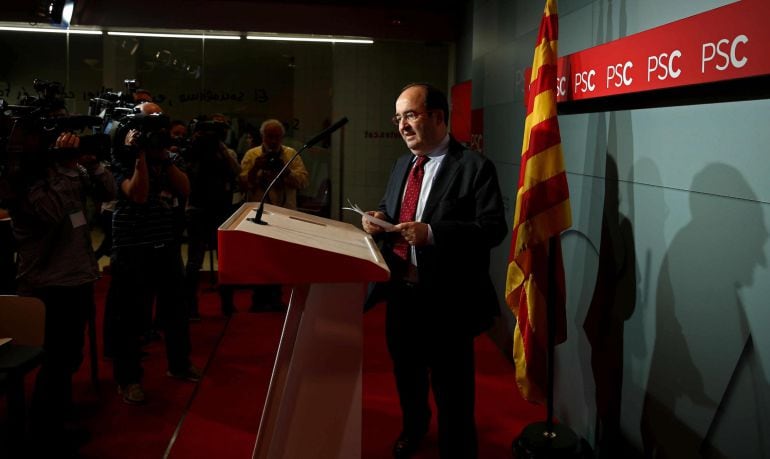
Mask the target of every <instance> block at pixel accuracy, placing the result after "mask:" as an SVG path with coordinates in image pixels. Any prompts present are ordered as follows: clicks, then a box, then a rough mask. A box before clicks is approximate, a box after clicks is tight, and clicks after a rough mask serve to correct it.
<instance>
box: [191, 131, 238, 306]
mask: <svg viewBox="0 0 770 459" xmlns="http://www.w3.org/2000/svg"><path fill="white" fill-rule="evenodd" d="M227 129H228V126H227V124H225V123H223V122H221V121H198V122H197V123H196V124H195V128H194V133H193V138H192V143H191V145H190V148H189V149H187V151H186V153H185V161H186V163H187V166H188V171H189V173H190V185H191V191H190V198H189V200H188V202H187V210H186V217H187V240H188V249H187V266H186V269H185V297H186V298H187V302H188V307H189V311H190V320H200V315H199V312H198V285H199V284H200V269H201V266H202V265H203V255H204V252H205V250H206V247H207V246H208V247H209V248H215V247H216V243H217V228H218V227H219V225H221V224H222V222H224V221H225V220H226V219H227V218H228V217H230V214H231V213H232V201H233V191H234V188H235V185H236V183H237V179H238V174H240V172H241V166H240V164H238V161H237V158H236V155H235V152H234V151H233V150H231V149H229V148H227V146H226V145H225V143H224V138H225V133H226V132H227ZM220 300H221V307H222V313H223V314H224V315H226V316H229V315H231V314H232V313H233V310H234V306H233V293H232V289H230V288H228V287H226V286H220Z"/></svg>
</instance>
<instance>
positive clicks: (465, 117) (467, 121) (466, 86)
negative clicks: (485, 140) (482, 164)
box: [449, 80, 473, 144]
mask: <svg viewBox="0 0 770 459" xmlns="http://www.w3.org/2000/svg"><path fill="white" fill-rule="evenodd" d="M472 90H473V85H472V83H471V80H468V81H463V82H462V83H457V84H456V85H454V86H452V107H451V110H449V114H450V120H449V125H450V130H451V131H452V135H453V136H454V138H455V139H457V141H458V142H462V143H464V144H470V143H471V93H472Z"/></svg>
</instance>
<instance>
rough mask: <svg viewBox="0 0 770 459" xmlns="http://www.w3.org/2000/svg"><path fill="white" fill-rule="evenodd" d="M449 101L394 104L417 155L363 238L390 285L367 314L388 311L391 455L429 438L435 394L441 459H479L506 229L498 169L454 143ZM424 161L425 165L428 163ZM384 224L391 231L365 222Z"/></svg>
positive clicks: (426, 96) (401, 170) (379, 290)
mask: <svg viewBox="0 0 770 459" xmlns="http://www.w3.org/2000/svg"><path fill="white" fill-rule="evenodd" d="M448 115H449V107H448V104H447V100H446V97H445V96H444V94H443V93H441V92H440V91H439V90H437V89H436V88H434V87H432V86H430V85H427V84H422V83H420V84H410V85H408V86H406V87H405V88H404V89H403V90H402V92H401V94H400V95H399V96H398V98H397V99H396V114H395V116H394V117H393V122H394V123H395V124H396V125H397V126H398V130H399V133H400V134H401V136H402V138H403V139H404V142H405V143H406V146H407V147H408V148H409V150H411V153H409V154H405V155H404V156H402V157H401V158H399V159H398V160H397V161H396V164H395V166H394V168H393V171H392V174H391V176H390V179H389V181H388V185H387V188H386V190H385V196H384V197H383V198H382V201H381V202H380V205H379V208H378V210H376V211H370V212H368V215H366V216H364V217H363V219H362V226H363V228H364V230H365V231H366V232H367V233H369V234H372V235H374V236H375V237H376V238H377V239H380V240H382V242H383V245H382V253H383V256H384V257H385V259H386V261H387V263H388V266H389V267H390V270H391V279H390V281H388V282H387V283H383V284H378V285H376V286H375V288H374V289H373V291H372V293H371V295H370V297H369V299H368V304H369V305H372V304H374V303H376V302H377V301H380V300H382V299H384V300H385V301H386V303H387V313H386V338H387V344H388V351H389V352H390V355H391V358H392V360H393V370H394V374H395V379H396V387H397V389H398V394H399V399H400V404H401V411H402V416H403V430H402V432H401V434H400V435H399V437H398V439H397V440H396V442H395V444H394V447H393V455H394V456H395V457H397V458H402V457H410V456H411V455H412V454H413V453H414V452H415V451H416V449H417V447H418V445H419V442H420V440H421V439H422V437H423V436H424V435H425V433H426V432H427V430H428V425H429V422H430V417H431V411H430V408H429V404H428V393H429V389H430V388H431V387H432V389H433V397H434V401H435V403H436V408H437V415H438V430H439V449H440V453H441V457H442V458H444V459H445V458H450V457H451V458H463V459H467V458H475V457H476V456H477V449H478V447H477V438H476V426H475V420H474V403H475V364H474V351H473V339H474V337H475V336H477V335H478V334H479V333H481V332H482V331H484V330H486V329H487V328H489V326H490V325H491V324H492V320H493V318H494V316H496V315H498V314H499V312H500V309H499V305H498V300H497V295H496V293H495V290H494V287H493V285H492V281H491V279H490V276H489V252H490V249H491V248H492V247H494V246H496V245H498V244H499V243H500V242H502V240H503V239H504V238H505V236H506V234H507V231H508V225H507V223H506V219H505V212H504V210H503V202H502V196H501V193H500V186H499V184H498V181H497V175H496V172H495V168H494V165H493V164H492V162H491V161H489V160H488V159H487V158H485V157H484V156H482V155H481V154H479V153H476V152H473V151H469V150H468V149H466V148H465V147H464V146H462V145H461V144H460V143H458V142H457V141H455V140H454V139H453V138H452V137H451V136H450V135H449V134H448V126H447V122H448V118H449V117H448ZM426 159H427V160H426ZM369 216H372V217H376V218H379V219H381V220H385V221H387V222H389V223H393V224H395V226H393V227H390V228H389V229H386V228H383V227H382V226H379V225H377V224H375V223H373V222H372V221H371V220H370V219H369V218H368V217H369Z"/></svg>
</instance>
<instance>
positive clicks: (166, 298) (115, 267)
mask: <svg viewBox="0 0 770 459" xmlns="http://www.w3.org/2000/svg"><path fill="white" fill-rule="evenodd" d="M110 265H111V271H112V284H111V285H110V290H111V292H110V293H111V301H109V302H108V303H107V305H106V306H107V308H110V309H111V310H110V311H105V316H107V315H109V317H110V320H109V322H108V323H107V324H106V325H107V327H108V328H109V331H110V332H111V337H112V338H111V339H112V349H113V353H114V362H113V371H114V376H115V380H116V381H117V383H118V384H131V383H138V382H140V381H141V378H142V371H143V370H142V366H141V362H140V357H141V356H140V351H141V348H140V346H141V345H140V335H141V334H142V333H143V332H144V331H145V330H144V317H145V315H146V312H145V309H146V304H147V298H148V297H150V298H154V299H155V308H156V321H157V323H158V324H159V325H160V327H161V328H162V330H163V332H164V338H165V344H166V358H167V360H168V368H169V370H171V371H172V372H183V371H185V370H187V368H188V367H189V366H190V326H189V321H188V317H187V304H186V303H185V301H184V295H183V283H184V267H183V265H182V256H181V252H180V249H179V246H178V245H176V244H170V245H164V246H162V247H152V246H139V247H119V248H115V249H114V250H113V254H112V260H111V261H110Z"/></svg>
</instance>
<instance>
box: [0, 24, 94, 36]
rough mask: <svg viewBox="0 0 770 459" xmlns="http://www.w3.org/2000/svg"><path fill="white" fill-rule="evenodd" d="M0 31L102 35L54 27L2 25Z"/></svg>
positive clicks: (88, 30)
mask: <svg viewBox="0 0 770 459" xmlns="http://www.w3.org/2000/svg"><path fill="white" fill-rule="evenodd" d="M0 30H5V31H8V32H41V33H69V34H75V35H101V34H102V31H101V30H93V29H60V28H54V27H17V26H3V25H0Z"/></svg>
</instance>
